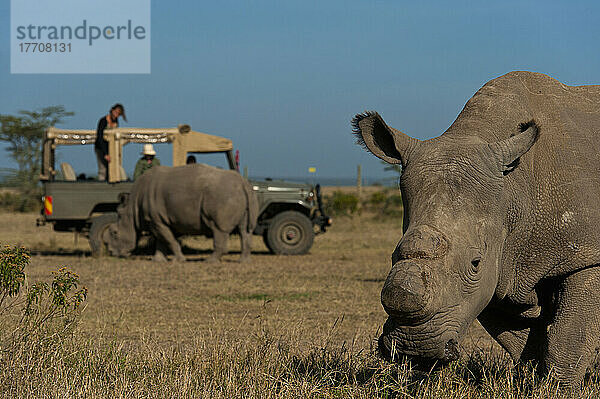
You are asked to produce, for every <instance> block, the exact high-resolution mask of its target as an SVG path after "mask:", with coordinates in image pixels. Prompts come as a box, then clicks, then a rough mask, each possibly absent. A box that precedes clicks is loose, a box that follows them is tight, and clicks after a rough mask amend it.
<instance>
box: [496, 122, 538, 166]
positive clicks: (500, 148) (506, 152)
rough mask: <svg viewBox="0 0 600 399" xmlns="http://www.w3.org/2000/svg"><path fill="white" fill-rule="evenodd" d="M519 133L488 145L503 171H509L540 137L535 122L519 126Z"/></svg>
mask: <svg viewBox="0 0 600 399" xmlns="http://www.w3.org/2000/svg"><path fill="white" fill-rule="evenodd" d="M519 131H520V133H518V134H516V135H514V136H512V137H510V138H508V139H506V140H502V141H498V142H495V143H492V144H490V145H489V146H490V149H491V150H492V152H493V153H494V155H495V156H496V158H497V159H498V160H499V161H500V163H501V167H502V170H503V171H511V170H512V169H514V168H515V167H516V166H517V165H518V160H519V158H520V157H521V156H523V154H525V153H526V152H527V151H529V149H530V148H531V147H532V146H533V145H534V144H535V142H536V141H537V139H538V138H539V136H540V128H539V126H538V124H537V123H536V122H535V120H530V121H529V122H526V123H521V124H520V125H519Z"/></svg>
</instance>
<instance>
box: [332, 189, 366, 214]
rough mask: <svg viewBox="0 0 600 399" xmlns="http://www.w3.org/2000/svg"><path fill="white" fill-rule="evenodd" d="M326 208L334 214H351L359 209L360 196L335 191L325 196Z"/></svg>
mask: <svg viewBox="0 0 600 399" xmlns="http://www.w3.org/2000/svg"><path fill="white" fill-rule="evenodd" d="M325 208H326V209H327V212H328V213H329V214H332V215H334V216H340V215H351V214H353V213H355V212H356V211H357V210H358V196H357V195H355V194H349V193H344V192H342V191H334V192H333V194H332V195H331V196H326V197H325Z"/></svg>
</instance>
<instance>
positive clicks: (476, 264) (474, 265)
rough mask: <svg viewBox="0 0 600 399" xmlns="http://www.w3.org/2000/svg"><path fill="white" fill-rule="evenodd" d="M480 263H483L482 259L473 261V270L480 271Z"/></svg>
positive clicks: (478, 258)
mask: <svg viewBox="0 0 600 399" xmlns="http://www.w3.org/2000/svg"><path fill="white" fill-rule="evenodd" d="M479 262H481V258H480V257H477V258H475V259H473V260H472V261H471V265H473V268H474V269H475V270H477V269H479Z"/></svg>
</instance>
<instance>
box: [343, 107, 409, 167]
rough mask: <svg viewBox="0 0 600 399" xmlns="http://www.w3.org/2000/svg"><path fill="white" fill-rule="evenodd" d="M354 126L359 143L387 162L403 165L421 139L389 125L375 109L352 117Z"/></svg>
mask: <svg viewBox="0 0 600 399" xmlns="http://www.w3.org/2000/svg"><path fill="white" fill-rule="evenodd" d="M352 128H353V129H352V130H353V132H354V135H355V136H356V141H357V143H358V144H360V145H361V146H363V147H365V148H366V149H367V150H368V151H370V152H371V153H372V154H373V155H375V156H376V157H378V158H381V159H383V160H384V161H386V162H387V163H391V164H398V163H400V164H402V166H403V167H404V166H405V165H406V161H407V159H408V153H409V152H410V150H411V149H412V148H413V147H415V146H416V145H417V144H418V143H419V140H417V139H414V138H412V137H409V136H407V135H406V134H404V133H402V132H401V131H399V130H396V129H394V128H391V127H389V126H388V125H387V124H386V123H385V122H384V120H383V118H382V117H381V116H379V114H378V113H377V112H375V111H366V112H364V113H362V114H357V115H356V116H355V117H354V118H353V119H352Z"/></svg>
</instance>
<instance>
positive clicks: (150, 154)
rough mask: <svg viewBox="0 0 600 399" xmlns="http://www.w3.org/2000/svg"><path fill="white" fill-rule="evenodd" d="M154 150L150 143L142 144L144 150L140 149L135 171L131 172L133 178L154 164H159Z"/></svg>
mask: <svg viewBox="0 0 600 399" xmlns="http://www.w3.org/2000/svg"><path fill="white" fill-rule="evenodd" d="M155 155H156V151H154V147H152V144H144V150H143V151H142V158H140V160H139V161H137V163H136V164H135V171H134V172H133V180H136V179H137V178H138V177H140V176H141V175H143V174H144V173H145V172H146V171H148V170H149V169H150V168H152V167H154V166H159V165H160V161H159V160H158V158H155Z"/></svg>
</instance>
